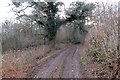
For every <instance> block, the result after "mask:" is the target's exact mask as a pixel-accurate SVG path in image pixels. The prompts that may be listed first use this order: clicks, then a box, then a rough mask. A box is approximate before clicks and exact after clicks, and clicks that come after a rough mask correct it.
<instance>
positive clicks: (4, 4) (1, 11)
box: [0, 0, 120, 23]
mask: <svg viewBox="0 0 120 80" xmlns="http://www.w3.org/2000/svg"><path fill="white" fill-rule="evenodd" d="M60 1H63V2H64V3H65V5H66V7H69V4H70V3H71V2H73V1H78V0H60ZM80 1H85V2H96V1H97V2H98V0H80ZM118 1H120V0H99V2H111V3H112V2H118ZM11 3H12V2H11V0H1V1H0V23H1V22H3V21H4V20H6V19H13V18H14V17H15V16H14V13H13V12H11V7H8V5H9V4H11Z"/></svg>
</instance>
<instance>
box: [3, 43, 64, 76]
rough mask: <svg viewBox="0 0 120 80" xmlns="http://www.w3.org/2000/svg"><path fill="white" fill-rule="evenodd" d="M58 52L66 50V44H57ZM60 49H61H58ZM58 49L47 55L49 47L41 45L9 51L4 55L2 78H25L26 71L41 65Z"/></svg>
mask: <svg viewBox="0 0 120 80" xmlns="http://www.w3.org/2000/svg"><path fill="white" fill-rule="evenodd" d="M56 46H57V50H60V49H61V48H64V47H65V45H64V44H59V45H58V44H57V45H56ZM58 48H59V49H58ZM57 50H56V49H55V50H53V51H52V52H50V53H49V54H48V53H47V52H48V51H49V47H48V46H47V45H41V46H38V47H32V48H28V49H26V50H18V51H8V52H6V53H5V54H4V55H3V60H2V77H4V78H10V77H12V78H13V77H15V78H25V77H26V71H27V70H28V69H30V68H31V67H33V66H35V65H36V64H38V63H39V60H42V59H43V57H45V56H51V55H50V54H53V53H54V52H55V51H57Z"/></svg>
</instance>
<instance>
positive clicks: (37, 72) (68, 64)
mask: <svg viewBox="0 0 120 80" xmlns="http://www.w3.org/2000/svg"><path fill="white" fill-rule="evenodd" d="M79 53H80V51H79V46H78V45H72V46H69V47H67V48H64V49H63V50H61V51H60V52H59V53H56V54H55V55H53V56H51V57H50V58H48V59H47V60H45V61H43V62H42V63H40V64H39V65H37V66H36V67H34V68H33V69H32V70H30V71H29V73H28V75H27V76H28V77H31V78H85V77H86V76H85V73H84V71H83V70H82V66H81V63H80V59H79V58H80V57H79Z"/></svg>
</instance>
